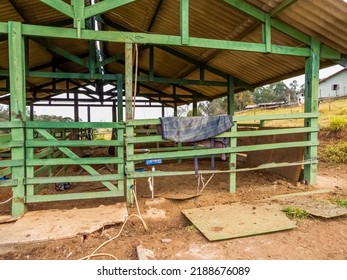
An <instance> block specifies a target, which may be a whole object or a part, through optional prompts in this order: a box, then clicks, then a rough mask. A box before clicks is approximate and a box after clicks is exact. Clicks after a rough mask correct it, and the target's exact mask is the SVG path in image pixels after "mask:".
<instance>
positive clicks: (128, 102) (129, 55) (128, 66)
mask: <svg viewBox="0 0 347 280" xmlns="http://www.w3.org/2000/svg"><path fill="white" fill-rule="evenodd" d="M132 61H133V45H132V44H131V43H126V44H125V115H126V121H127V122H128V121H131V120H132V119H133V110H132V98H133V79H132V77H133V64H132ZM125 133H126V138H132V137H134V127H133V126H131V125H127V126H126V131H125ZM133 155H134V144H129V143H126V156H127V158H128V157H129V156H133ZM134 171H135V164H134V162H133V161H128V160H127V163H126V172H127V174H128V173H131V172H134ZM133 188H134V179H131V178H129V177H127V202H128V204H130V205H133V202H134V197H133V194H132V189H133Z"/></svg>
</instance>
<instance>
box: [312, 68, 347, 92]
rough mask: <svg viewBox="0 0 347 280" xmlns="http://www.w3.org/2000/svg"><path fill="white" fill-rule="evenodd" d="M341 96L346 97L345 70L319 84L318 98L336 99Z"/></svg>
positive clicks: (346, 69) (346, 80)
mask: <svg viewBox="0 0 347 280" xmlns="http://www.w3.org/2000/svg"><path fill="white" fill-rule="evenodd" d="M341 96H347V68H344V69H342V70H340V71H338V72H336V73H335V74H333V75H331V76H329V77H327V78H324V79H322V80H321V81H320V82H319V90H318V97H319V98H322V99H324V98H329V97H330V98H336V97H341Z"/></svg>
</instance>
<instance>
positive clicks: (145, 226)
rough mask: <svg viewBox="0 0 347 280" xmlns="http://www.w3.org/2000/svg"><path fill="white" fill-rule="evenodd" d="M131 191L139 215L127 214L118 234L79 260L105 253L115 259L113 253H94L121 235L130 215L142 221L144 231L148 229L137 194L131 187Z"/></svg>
mask: <svg viewBox="0 0 347 280" xmlns="http://www.w3.org/2000/svg"><path fill="white" fill-rule="evenodd" d="M132 193H133V195H134V198H135V204H136V209H137V211H138V213H139V215H137V214H131V215H130V216H128V217H127V218H126V220H125V221H124V223H123V225H122V227H121V229H120V230H119V232H118V234H117V235H116V236H114V237H112V238H110V239H109V240H106V241H105V242H104V243H102V244H101V245H99V247H97V248H96V249H95V250H94V251H93V252H92V253H91V254H90V255H88V256H85V257H83V258H81V259H80V260H89V259H90V258H92V257H95V256H100V255H105V256H106V255H107V256H110V257H112V258H114V259H117V258H116V257H115V256H114V255H111V254H106V253H105V254H104V253H99V254H96V252H97V251H98V250H100V248H102V247H103V246H105V245H106V244H108V243H110V242H111V241H113V240H115V239H116V238H118V237H119V236H120V235H121V233H122V231H123V229H124V227H125V225H126V223H127V222H128V221H129V219H130V218H132V217H137V218H139V219H140V220H141V222H142V224H143V227H144V228H145V230H146V231H147V230H148V226H147V224H146V222H145V221H144V219H143V218H142V215H141V212H140V208H139V205H138V201H137V196H136V193H135V190H134V189H132Z"/></svg>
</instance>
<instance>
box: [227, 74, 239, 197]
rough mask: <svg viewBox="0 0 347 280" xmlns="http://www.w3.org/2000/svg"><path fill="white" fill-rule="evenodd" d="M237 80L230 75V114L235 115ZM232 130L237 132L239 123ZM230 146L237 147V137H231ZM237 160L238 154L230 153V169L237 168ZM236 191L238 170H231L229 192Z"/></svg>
mask: <svg viewBox="0 0 347 280" xmlns="http://www.w3.org/2000/svg"><path fill="white" fill-rule="evenodd" d="M234 89H235V81H234V78H233V77H231V76H229V77H228V97H227V99H228V115H230V116H234V114H235V99H234V94H235V92H234V91H235V90H234ZM231 132H233V133H235V134H236V132H237V123H236V122H235V123H234V126H233V127H232V128H231ZM229 141H230V147H231V148H236V147H237V138H236V137H231V138H230V140H229ZM236 160H237V155H236V153H230V154H229V170H234V169H236ZM235 191H236V172H230V173H229V192H235Z"/></svg>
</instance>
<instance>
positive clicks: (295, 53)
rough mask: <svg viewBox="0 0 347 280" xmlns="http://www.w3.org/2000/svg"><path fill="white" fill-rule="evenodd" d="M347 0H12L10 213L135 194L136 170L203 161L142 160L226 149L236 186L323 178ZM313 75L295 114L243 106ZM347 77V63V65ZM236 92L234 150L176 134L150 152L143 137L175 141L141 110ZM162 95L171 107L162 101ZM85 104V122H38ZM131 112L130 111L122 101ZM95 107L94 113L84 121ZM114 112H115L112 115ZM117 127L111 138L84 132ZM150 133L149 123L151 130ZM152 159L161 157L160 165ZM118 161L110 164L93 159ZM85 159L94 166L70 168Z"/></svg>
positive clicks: (8, 0) (1, 86)
mask: <svg viewBox="0 0 347 280" xmlns="http://www.w3.org/2000/svg"><path fill="white" fill-rule="evenodd" d="M346 23H347V3H346V2H345V1H342V0H326V1H324V5H322V3H321V2H319V1H314V0H275V1H273V0H271V1H270V0H260V1H258V0H215V1H211V0H194V1H189V0H170V1H169V0H122V1H121V0H119V1H113V0H103V1H98V0H95V1H93V0H71V1H63V0H31V1H26V0H5V1H1V2H0V103H1V104H2V105H8V106H9V108H10V114H9V115H10V117H9V119H8V120H2V121H1V122H0V129H2V131H3V133H2V134H1V135H0V149H1V161H0V175H1V177H2V178H6V180H1V181H0V187H3V186H6V187H9V186H10V187H12V192H13V200H12V216H13V217H18V216H21V215H22V214H23V213H24V212H25V211H26V205H27V204H30V203H42V202H50V201H64V200H73V199H99V198H106V197H125V198H126V200H127V201H128V203H132V200H133V189H134V185H135V182H136V179H137V178H143V177H151V176H153V177H157V176H158V177H160V176H176V175H182V174H185V175H195V174H196V170H186V171H182V172H181V171H180V172H175V171H163V172H156V171H152V170H149V171H145V172H143V170H141V171H140V170H137V169H136V163H137V162H139V161H149V162H151V161H152V163H153V162H156V161H155V160H157V161H159V160H161V161H164V162H165V161H166V160H173V159H174V160H181V159H186V158H191V159H197V158H200V157H206V156H208V157H212V156H213V155H217V156H219V155H222V154H226V155H227V162H228V168H227V170H226V171H225V170H220V171H219V170H212V169H211V170H200V171H199V172H202V173H203V174H207V173H216V172H228V174H229V190H230V192H235V191H237V186H236V175H237V172H239V171H247V170H255V169H262V168H267V169H269V168H287V167H288V168H289V167H290V166H303V168H304V174H303V176H304V180H305V181H306V182H307V183H308V184H316V180H317V146H318V144H319V143H318V139H317V137H318V117H319V114H318V98H319V91H318V88H319V77H318V72H319V69H321V68H324V67H328V66H332V65H336V64H341V65H344V66H345V65H346V62H347V60H346V58H347V57H346V55H347V29H346V28H345V26H346ZM303 73H304V74H305V75H306V86H305V89H306V91H305V108H304V112H303V113H296V114H291V115H273V114H272V115H261V116H254V115H249V116H234V111H235V110H234V95H236V94H238V93H239V92H241V91H244V90H252V89H254V88H256V87H258V86H262V85H267V84H269V83H272V82H276V81H280V80H283V79H286V78H289V77H294V76H296V75H299V74H303ZM344 73H346V72H344ZM223 96H227V97H228V116H229V117H232V122H233V126H232V127H229V128H227V129H226V130H225V131H224V132H222V133H220V134H218V135H215V137H216V138H227V139H228V145H227V147H223V148H217V147H213V148H203V149H195V147H194V146H185V145H182V143H179V142H178V143H176V144H177V145H175V146H170V147H167V146H160V145H159V146H158V147H157V148H153V149H151V150H150V152H149V153H148V152H146V153H141V152H140V153H138V151H137V148H136V145H139V144H149V143H159V144H160V143H167V142H168V140H167V139H163V137H162V135H159V134H150V135H148V134H147V133H141V131H140V130H139V129H142V127H143V126H157V125H159V124H160V120H159V119H151V120H148V119H135V118H134V111H135V110H136V108H139V107H142V106H143V107H151V105H152V104H153V106H160V107H161V108H162V110H163V111H164V109H165V108H166V107H171V108H173V109H174V115H175V116H177V107H178V106H180V105H184V104H190V103H193V112H195V113H196V111H197V104H198V102H199V101H205V100H208V101H212V100H214V99H216V98H218V97H223ZM154 104H159V105H154ZM37 106H49V107H50V108H51V110H52V112H54V108H57V107H64V106H65V107H70V108H73V112H74V121H73V122H41V121H40V122H39V121H36V120H35V114H34V111H35V108H36V107H37ZM96 107H102V108H111V114H112V122H93V121H91V119H92V117H93V108H96ZM123 108H125V110H124V111H123ZM81 110H86V111H87V113H88V121H87V122H80V121H79V120H80V116H79V114H80V112H81ZM105 112H106V111H105ZM273 119H277V120H292V119H295V120H300V121H301V125H300V126H299V127H286V128H276V129H253V130H244V129H242V128H243V127H246V126H247V124H249V123H252V124H253V125H254V124H256V128H257V127H258V128H259V127H260V126H261V124H263V123H264V122H265V121H269V120H273ZM94 129H111V130H113V131H115V132H116V133H115V137H114V138H113V139H111V140H95V139H89V138H88V137H87V138H86V137H83V135H86V133H88V132H90V131H91V130H94ZM142 132H143V131H142ZM271 135H272V136H273V135H303V136H302V137H297V138H296V139H294V140H293V139H286V138H284V140H283V141H281V142H273V141H270V142H267V143H257V142H256V141H251V142H249V143H243V144H242V145H241V144H240V142H242V141H239V139H241V138H242V137H249V138H251V139H256V138H258V137H260V136H271ZM100 146H103V147H115V150H116V151H117V153H116V155H115V156H112V157H108V156H105V155H98V156H88V157H86V156H84V155H83V154H80V153H79V152H78V148H86V147H88V148H90V147H100ZM298 147H301V148H302V149H304V157H303V159H302V160H300V161H293V162H269V163H267V164H265V165H256V166H251V167H248V168H247V169H243V170H240V169H238V168H237V154H238V153H247V152H254V151H263V154H266V153H267V151H269V150H274V149H275V150H276V149H291V148H298ZM153 160H154V161H153ZM100 164H112V165H114V166H115V169H114V172H112V173H111V174H106V175H105V174H102V173H101V172H100V171H99V170H98V169H97V168H96V167H95V166H96V165H100ZM76 165H77V166H80V167H81V168H82V169H83V170H84V171H85V172H87V175H79V174H73V175H71V174H70V175H69V174H65V173H64V170H65V169H66V168H67V167H69V166H76ZM87 182H100V184H101V185H102V186H103V187H104V188H103V189H101V190H99V191H93V192H91V191H88V192H83V191H81V192H78V193H76V192H75V193H54V194H53V193H48V194H47V193H45V194H43V193H42V189H44V188H45V186H47V185H49V184H61V183H62V184H65V183H74V184H76V183H81V184H83V183H87Z"/></svg>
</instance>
